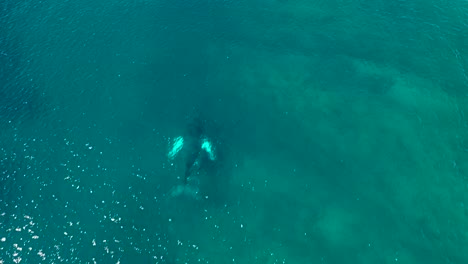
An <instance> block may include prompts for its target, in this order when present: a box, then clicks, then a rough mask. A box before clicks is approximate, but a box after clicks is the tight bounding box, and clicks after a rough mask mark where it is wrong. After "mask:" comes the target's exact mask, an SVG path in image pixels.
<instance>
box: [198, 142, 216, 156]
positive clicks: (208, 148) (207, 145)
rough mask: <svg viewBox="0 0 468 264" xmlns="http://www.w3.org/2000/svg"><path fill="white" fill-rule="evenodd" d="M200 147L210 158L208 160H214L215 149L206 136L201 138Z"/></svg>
mask: <svg viewBox="0 0 468 264" xmlns="http://www.w3.org/2000/svg"><path fill="white" fill-rule="evenodd" d="M201 148H202V149H203V150H204V151H206V153H207V154H208V157H209V158H210V160H215V159H216V154H215V151H214V148H213V144H211V142H210V141H209V140H208V139H207V138H204V139H203V141H202V145H201Z"/></svg>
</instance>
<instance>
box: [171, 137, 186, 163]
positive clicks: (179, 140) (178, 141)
mask: <svg viewBox="0 0 468 264" xmlns="http://www.w3.org/2000/svg"><path fill="white" fill-rule="evenodd" d="M183 147H184V138H183V137H176V138H174V140H173V142H172V146H171V150H170V151H169V153H168V154H167V156H168V157H169V159H174V157H175V156H176V155H177V153H179V151H180V150H181V149H182V148H183Z"/></svg>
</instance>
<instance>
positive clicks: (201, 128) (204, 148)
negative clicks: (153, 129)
mask: <svg viewBox="0 0 468 264" xmlns="http://www.w3.org/2000/svg"><path fill="white" fill-rule="evenodd" d="M177 156H181V158H182V160H183V164H184V175H183V185H180V186H177V187H176V188H175V189H174V190H173V192H172V194H173V196H177V195H180V194H182V193H192V194H197V193H198V187H197V186H190V184H189V181H190V179H191V177H192V176H195V174H198V173H199V171H200V169H203V167H204V166H205V164H206V163H207V162H210V161H215V160H216V153H215V148H214V146H213V144H212V141H211V140H210V139H209V138H208V136H207V135H206V132H205V122H204V120H202V119H201V118H199V117H196V118H193V119H192V120H190V122H189V123H188V125H187V126H186V128H185V131H184V133H183V135H182V136H178V137H175V138H174V139H173V141H172V146H171V149H170V151H169V153H168V157H169V159H170V160H174V159H175V158H176V157H177ZM196 180H198V179H195V181H196Z"/></svg>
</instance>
